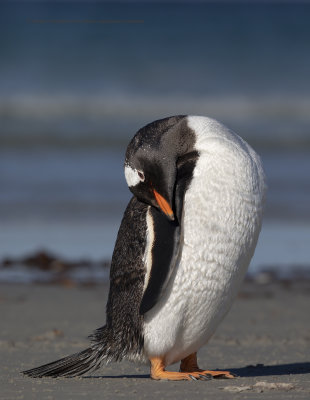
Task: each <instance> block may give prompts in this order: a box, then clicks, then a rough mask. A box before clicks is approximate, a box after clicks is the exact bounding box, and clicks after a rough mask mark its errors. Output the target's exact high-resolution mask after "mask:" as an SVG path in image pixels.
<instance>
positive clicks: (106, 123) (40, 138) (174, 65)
mask: <svg viewBox="0 0 310 400" xmlns="http://www.w3.org/2000/svg"><path fill="white" fill-rule="evenodd" d="M309 21H310V3H307V2H284V3H280V2H274V3H273V2H234V1H229V2H218V3H216V2H214V3H210V2H206V3H204V2H200V3H186V2H183V3H178V2H172V3H158V2H153V3H150V2H146V3H143V2H138V3H131V2H125V3H117V4H115V3H102V2H76V3H75V2H72V1H70V2H69V1H67V2H49V1H41V2H28V1H22V2H1V4H0V49H1V60H0V227H1V229H0V259H3V258H4V257H13V258H14V257H22V256H23V255H25V254H29V253H31V252H33V251H37V250H39V249H47V250H49V251H53V252H55V253H56V254H59V255H60V256H61V257H64V258H67V259H79V258H89V259H91V260H101V259H109V258H110V257H111V255H112V251H113V246H114V241H115V238H116V234H117V230H118V226H119V223H120V221H121V218H122V214H123V212H124V209H125V207H126V204H127V202H128V201H129V199H130V193H129V190H128V188H127V186H126V183H125V179H124V176H123V158H124V153H125V149H126V146H127V144H128V142H129V140H130V139H131V137H132V136H133V135H134V133H135V132H136V131H137V130H138V129H139V128H140V127H142V126H143V125H145V124H146V123H148V122H150V121H152V120H155V119H157V118H162V117H165V116H168V115H174V114H198V115H207V116H211V117H214V118H217V119H219V120H221V121H222V122H224V123H226V124H227V125H228V126H229V127H230V128H232V129H233V130H234V131H236V132H237V133H238V134H239V135H240V136H242V137H243V138H245V139H246V140H247V141H249V143H250V144H251V145H252V146H253V147H254V148H255V149H256V150H257V151H258V153H259V154H260V155H261V157H262V159H263V163H264V166H265V171H266V175H267V180H268V187H269V189H268V197H267V204H266V213H265V219H264V225H263V229H262V233H261V236H260V240H259V243H258V246H257V250H256V253H255V256H254V259H253V261H252V264H251V271H258V270H259V269H263V268H267V267H268V268H270V267H274V268H276V269H278V270H282V269H283V270H289V269H290V268H292V267H296V266H297V267H298V266H299V267H305V268H310V261H309V258H310V257H309V255H310V253H309V243H310V206H309V204H310V179H309V175H310V80H309V71H310V24H309Z"/></svg>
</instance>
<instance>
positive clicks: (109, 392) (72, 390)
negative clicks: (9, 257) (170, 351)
mask: <svg viewBox="0 0 310 400" xmlns="http://www.w3.org/2000/svg"><path fill="white" fill-rule="evenodd" d="M106 297H107V286H105V285H98V286H90V287H77V286H73V287H64V286H59V285H58V286H57V285H17V284H14V285H4V284H1V285H0V315H1V326H0V331H1V336H0V367H1V375H0V388H1V391H0V399H2V400H8V399H60V400H61V399H80V398H90V399H106V398H107V399H109V398H111V399H112V398H113V399H114V398H115V399H117V398H126V399H140V398H150V399H155V398H156V399H161V398H168V399H179V398H183V399H184V398H190V399H256V398H259V399H261V398H264V399H309V398H310V351H309V350H310V322H309V300H310V284H309V282H307V281H306V282H305V281H304V282H287V283H286V284H283V283H269V284H265V285H262V284H257V283H255V284H254V283H249V282H248V283H245V284H244V285H243V288H242V291H241V293H240V296H239V297H238V299H237V300H236V302H235V303H234V305H233V307H232V310H231V311H230V313H229V314H228V316H227V317H226V319H225V320H224V321H223V323H222V324H221V325H220V327H219V328H218V330H217V332H216V334H215V335H214V337H213V338H212V340H211V341H210V342H209V344H208V345H207V346H205V347H204V348H203V349H201V350H200V352H199V363H200V365H201V366H202V367H204V368H209V369H228V370H230V371H232V372H234V373H235V374H237V375H239V377H238V378H236V379H232V380H211V381H197V382H156V381H152V380H151V379H150V378H149V377H148V373H149V369H148V366H145V365H136V364H132V363H129V362H122V363H119V364H110V365H108V366H105V367H103V368H101V369H100V370H98V371H95V372H94V373H93V374H90V375H89V376H87V377H85V378H58V379H51V378H43V379H32V378H29V377H25V376H23V375H22V374H20V371H21V370H24V369H29V368H31V367H35V366H38V365H40V364H42V363H46V362H49V361H53V360H55V359H56V358H59V357H61V356H65V355H68V354H70V353H72V352H76V351H79V350H82V349H83V348H84V347H86V346H87V343H88V341H87V339H86V337H87V335H88V334H89V333H91V331H92V330H93V329H95V328H97V327H99V326H101V325H103V324H104V321H105V302H106ZM170 369H175V370H178V366H177V365H174V366H173V367H171V368H170Z"/></svg>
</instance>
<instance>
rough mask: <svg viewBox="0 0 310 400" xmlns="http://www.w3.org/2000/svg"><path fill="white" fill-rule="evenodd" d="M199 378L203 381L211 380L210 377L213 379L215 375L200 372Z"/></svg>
mask: <svg viewBox="0 0 310 400" xmlns="http://www.w3.org/2000/svg"><path fill="white" fill-rule="evenodd" d="M199 379H201V380H202V381H209V380H210V379H213V376H212V375H210V374H204V375H203V374H199Z"/></svg>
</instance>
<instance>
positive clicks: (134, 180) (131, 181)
mask: <svg viewBox="0 0 310 400" xmlns="http://www.w3.org/2000/svg"><path fill="white" fill-rule="evenodd" d="M125 178H126V182H127V185H128V186H129V187H133V186H136V185H137V184H138V183H139V182H140V181H141V179H140V177H139V174H138V171H137V170H136V169H133V168H131V167H130V166H129V165H125Z"/></svg>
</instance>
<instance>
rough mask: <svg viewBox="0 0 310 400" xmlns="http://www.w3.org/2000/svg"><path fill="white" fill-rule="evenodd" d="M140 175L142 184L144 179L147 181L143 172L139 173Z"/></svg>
mask: <svg viewBox="0 0 310 400" xmlns="http://www.w3.org/2000/svg"><path fill="white" fill-rule="evenodd" d="M138 175H139V178H140V180H141V182H144V179H145V177H144V173H143V172H142V171H138Z"/></svg>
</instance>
